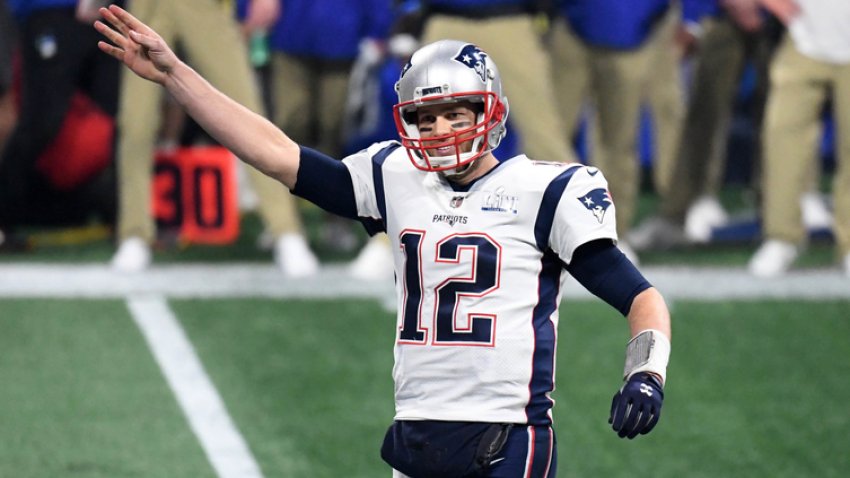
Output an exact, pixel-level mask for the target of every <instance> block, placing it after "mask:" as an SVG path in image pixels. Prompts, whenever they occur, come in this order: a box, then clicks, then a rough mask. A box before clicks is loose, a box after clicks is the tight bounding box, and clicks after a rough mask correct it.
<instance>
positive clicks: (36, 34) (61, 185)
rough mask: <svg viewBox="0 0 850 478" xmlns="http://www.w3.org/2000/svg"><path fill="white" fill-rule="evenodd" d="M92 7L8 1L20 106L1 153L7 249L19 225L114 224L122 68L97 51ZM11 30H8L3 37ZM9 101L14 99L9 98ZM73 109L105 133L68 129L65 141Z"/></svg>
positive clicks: (67, 0)
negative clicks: (114, 150)
mask: <svg viewBox="0 0 850 478" xmlns="http://www.w3.org/2000/svg"><path fill="white" fill-rule="evenodd" d="M86 4H87V2H80V5H79V8H78V2H77V0H9V1H8V2H7V5H8V7H9V8H10V10H11V12H12V14H13V15H14V19H15V21H16V23H17V31H18V36H19V37H18V45H19V53H20V59H21V63H20V65H21V70H20V81H19V82H18V84H19V85H20V90H19V95H20V96H19V98H20V100H19V105H20V107H19V112H18V117H17V123H16V125H15V128H14V130H13V131H12V133H11V135H10V136H9V137H8V139H7V141H6V144H5V147H4V148H3V151H2V157H0V247H4V248H6V249H8V248H10V246H12V245H13V244H14V243H15V242H17V241H16V239H19V238H15V237H14V234H13V231H12V229H13V228H15V227H16V226H21V225H40V224H44V225H65V224H75V223H81V222H85V221H86V220H88V219H89V215H96V216H97V217H99V218H100V219H101V220H102V221H104V222H107V223H111V222H112V221H113V217H114V182H113V178H112V171H111V150H110V147H109V145H110V144H111V141H112V139H111V136H112V117H113V116H114V115H115V108H116V102H117V100H116V98H117V88H118V71H119V70H118V69H116V68H115V65H114V62H110V61H104V60H103V58H102V56H103V55H102V54H100V53H99V52H98V50H97V48H92V42H93V41H96V38H97V37H96V35H92V32H91V28H90V26H89V24H90V20H91V18H92V15H93V14H96V9H92V8H88V7H87V6H86ZM10 32H11V29H9V30H6V28H5V27H4V32H3V35H8V34H10ZM4 48H5V46H4ZM8 66H9V64H8V63H7V64H6V65H4V70H5V69H6V68H7V67H8ZM8 86H9V85H8V84H7V85H6V87H7V89H6V92H8V91H9V89H8ZM4 98H6V100H4V101H9V96H7V95H4ZM6 104H7V105H8V103H6ZM69 112H72V113H74V114H77V113H79V115H78V116H74V117H71V119H72V120H73V119H75V118H76V120H78V121H77V122H76V123H74V122H73V121H72V123H73V126H77V127H80V126H85V123H83V122H82V121H84V119H85V118H94V119H95V120H96V121H97V124H98V128H97V131H98V132H99V133H103V135H102V136H100V135H98V134H95V132H94V131H88V130H85V128H84V130H85V131H84V132H80V131H77V132H76V133H74V132H73V131H72V130H68V133H69V134H70V135H71V136H72V137H68V138H60V137H59V134H60V132H62V131H63V125H65V124H66V120H67V119H68V118H69ZM87 114H90V116H86V115H87ZM60 139H62V140H65V141H60ZM57 141H59V143H57ZM60 143H61V144H60ZM71 146H74V147H73V148H72V147H71ZM94 158H97V160H96V163H97V164H95V159H94Z"/></svg>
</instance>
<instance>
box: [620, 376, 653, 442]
mask: <svg viewBox="0 0 850 478" xmlns="http://www.w3.org/2000/svg"><path fill="white" fill-rule="evenodd" d="M663 401H664V391H663V388H662V386H661V382H660V381H659V380H658V378H657V377H656V376H655V375H652V374H650V373H646V372H642V373H636V374H634V375H632V377H631V378H629V381H628V382H626V383H625V384H623V386H622V387H621V388H620V390H619V391H618V392H617V393H616V394H615V395H614V400H613V401H612V402H611V416H610V417H608V423H610V424H611V427H612V428H613V429H614V431H615V432H617V435H619V436H620V438H628V439H629V440H631V439H632V438H634V437H636V436H638V434H640V435H644V434H647V433H649V432H650V431H651V430H652V429H653V428H654V427H655V424H656V423H658V417H659V416H660V415H661V403H662V402H663Z"/></svg>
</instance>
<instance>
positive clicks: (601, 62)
mask: <svg viewBox="0 0 850 478" xmlns="http://www.w3.org/2000/svg"><path fill="white" fill-rule="evenodd" d="M556 7H557V12H556V13H557V14H556V15H555V17H554V20H553V26H552V33H551V55H552V59H553V60H552V64H553V66H554V71H553V73H554V81H555V85H556V91H557V95H556V98H557V101H558V104H559V105H560V112H561V114H562V115H563V121H564V123H565V124H566V125H567V128H566V129H565V130H563V132H562V136H563V135H564V134H565V133H566V134H571V132H572V131H573V130H574V129H575V126H576V124H577V122H578V120H579V117H580V114H581V111H582V108H583V104H584V101H585V98H587V99H589V100H590V103H591V106H592V114H593V117H592V118H593V124H594V126H595V128H594V129H597V130H598V132H594V133H592V134H593V136H595V137H597V138H598V140H595V141H593V144H592V148H593V151H591V154H590V158H591V159H590V162H591V163H592V164H594V165H596V166H599V168H600V169H602V170H604V171H606V172H607V173H608V178H609V181H610V186H611V195H612V196H613V197H614V198H615V200H616V201H617V228H618V234H619V235H620V237H621V238H626V239H628V237H627V235H628V232H629V231H630V230H631V228H632V223H633V222H634V219H635V214H636V209H637V199H638V191H639V186H640V181H641V175H640V169H639V162H638V156H637V146H638V132H639V126H640V115H641V106H642V105H643V104H644V103H645V102H646V100H647V96H648V92H650V90H651V89H650V86H649V83H650V82H651V81H658V79H657V76H658V71H661V72H662V73H666V74H668V76H672V77H674V78H669V79H667V81H666V82H664V84H662V85H659V87H660V88H667V89H669V90H670V92H667V93H664V94H659V96H660V97H662V98H663V99H662V100H661V101H660V103H662V104H664V107H665V108H668V109H669V111H664V112H663V114H664V115H666V116H668V117H673V118H678V116H679V115H678V113H677V112H676V105H675V101H674V102H673V103H674V104H672V105H671V104H670V101H669V98H671V97H672V98H677V97H678V98H679V99H680V98H681V96H680V94H679V85H678V84H677V83H678V75H677V71H678V59H677V57H676V56H675V55H673V54H672V53H671V52H672V49H673V47H674V44H673V38H674V35H673V33H674V32H675V27H676V25H678V24H679V22H680V11H679V9H678V8H674V6H673V5H672V4H671V1H670V0H651V1H642V2H623V1H621V0H559V1H558V2H556ZM660 62H668V63H670V64H666V65H661V64H660ZM657 126H658V127H662V128H663V127H670V128H675V129H676V130H677V131H678V127H679V126H678V124H677V121H666V122H663V123H662V124H659V125H657ZM669 136H670V135H669V134H666V135H665V137H669ZM668 142H669V141H668ZM661 149H662V151H665V152H668V153H669V149H670V148H669V147H668V148H666V149H665V148H661ZM659 162H661V163H662V164H667V163H669V162H670V161H669V160H667V159H663V160H660V161H659ZM619 247H620V248H621V249H622V250H623V252H624V253H626V255H627V256H629V258H630V259H631V260H632V261H633V262H637V260H638V258H637V255H636V254H635V252H634V251H633V250H632V248H631V246H630V245H629V243H628V241H627V240H621V242H620V244H619Z"/></svg>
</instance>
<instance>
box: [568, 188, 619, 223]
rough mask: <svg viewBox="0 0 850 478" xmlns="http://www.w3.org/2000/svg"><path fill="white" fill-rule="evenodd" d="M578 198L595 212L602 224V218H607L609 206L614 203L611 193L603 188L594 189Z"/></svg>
mask: <svg viewBox="0 0 850 478" xmlns="http://www.w3.org/2000/svg"><path fill="white" fill-rule="evenodd" d="M576 199H578V200H579V202H581V203H582V204H583V205H584V207H586V208H587V209H588V210H589V211H590V212H592V213H593V215H594V216H595V217H596V220H597V221H599V224H602V220H603V219H605V211H607V210H608V207H609V206H611V205H612V204H614V201H612V200H611V193H609V192H608V190H607V189H602V188H597V189H594V190H593V191H590V192H589V193H587V194H585V195H584V196H581V197H579V198H576Z"/></svg>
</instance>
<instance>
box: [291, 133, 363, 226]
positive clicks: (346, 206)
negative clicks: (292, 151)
mask: <svg viewBox="0 0 850 478" xmlns="http://www.w3.org/2000/svg"><path fill="white" fill-rule="evenodd" d="M300 161H301V162H300V163H299V165H298V176H297V178H296V180H295V187H294V188H293V189H292V194H295V195H296V196H299V197H302V198H304V199H306V200H308V201H310V202H312V203H313V204H315V205H317V206H319V207H320V208H322V209H324V210H325V211H328V212H331V213H333V214H337V215H339V216H342V217H346V218H349V219H356V218H357V201H356V199H355V198H354V184H353V183H352V182H351V174H349V172H348V168H347V167H346V166H345V164H343V162H342V161H339V160H337V159H334V158H331V157H330V156H327V155H326V154H324V153H320V152H319V151H316V150H314V149H310V148H307V147H305V146H301V159H300Z"/></svg>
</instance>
